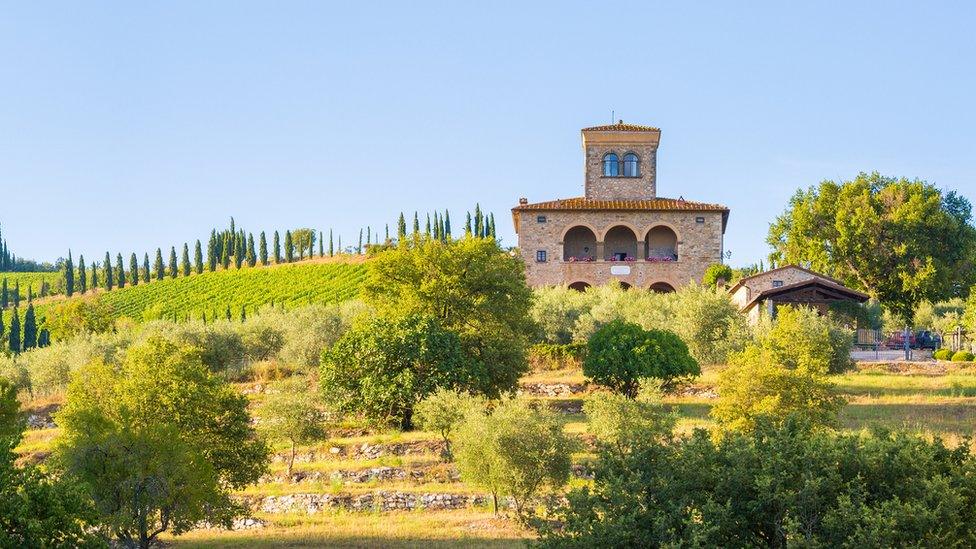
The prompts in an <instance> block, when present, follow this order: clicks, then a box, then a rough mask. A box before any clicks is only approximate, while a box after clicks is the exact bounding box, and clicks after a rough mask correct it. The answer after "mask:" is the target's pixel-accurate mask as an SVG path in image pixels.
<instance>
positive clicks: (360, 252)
mask: <svg viewBox="0 0 976 549" xmlns="http://www.w3.org/2000/svg"><path fill="white" fill-rule="evenodd" d="M356 253H357V254H362V253H363V230H362V229H359V245H358V246H356Z"/></svg>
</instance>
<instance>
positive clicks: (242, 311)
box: [241, 305, 247, 322]
mask: <svg viewBox="0 0 976 549" xmlns="http://www.w3.org/2000/svg"><path fill="white" fill-rule="evenodd" d="M245 320H247V310H246V309H245V307H244V305H241V322H244V321H245Z"/></svg>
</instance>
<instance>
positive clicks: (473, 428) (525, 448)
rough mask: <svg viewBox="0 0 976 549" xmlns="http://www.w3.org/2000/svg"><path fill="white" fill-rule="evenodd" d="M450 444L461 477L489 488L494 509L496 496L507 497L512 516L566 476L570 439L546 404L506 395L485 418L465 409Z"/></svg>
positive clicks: (572, 445) (523, 513)
mask: <svg viewBox="0 0 976 549" xmlns="http://www.w3.org/2000/svg"><path fill="white" fill-rule="evenodd" d="M454 446H455V447H456V449H457V451H456V458H457V464H458V469H459V470H460V472H461V478H462V479H464V481H465V482H467V483H471V484H473V485H475V486H479V487H482V488H484V489H486V490H488V491H489V492H490V493H491V496H492V502H493V506H492V507H493V509H494V511H495V512H496V513H497V512H498V496H499V495H508V496H511V498H512V501H513V502H514V503H515V512H516V514H517V516H518V517H519V518H520V519H524V518H525V516H526V514H527V513H526V505H527V504H528V503H529V502H530V501H531V500H532V498H534V497H535V496H536V495H537V494H538V493H539V491H540V490H541V489H543V488H545V487H551V488H559V487H561V486H563V485H564V484H566V482H567V481H568V480H569V468H570V461H571V455H572V452H573V450H574V448H575V441H574V439H572V438H571V437H570V436H569V435H567V434H566V433H564V432H563V428H562V424H561V422H560V421H559V419H558V418H557V417H556V415H555V412H553V411H552V410H550V409H549V408H543V409H540V408H533V407H531V406H530V405H529V403H528V402H526V401H525V400H520V399H513V398H507V399H504V400H502V401H501V402H500V403H499V404H498V405H497V406H495V408H494V410H493V411H492V412H491V415H490V416H488V417H487V418H486V417H485V415H484V413H483V412H481V411H478V410H470V411H469V412H468V414H467V415H466V416H465V419H464V421H463V422H462V423H461V424H460V426H459V427H458V429H457V432H456V434H455V436H454Z"/></svg>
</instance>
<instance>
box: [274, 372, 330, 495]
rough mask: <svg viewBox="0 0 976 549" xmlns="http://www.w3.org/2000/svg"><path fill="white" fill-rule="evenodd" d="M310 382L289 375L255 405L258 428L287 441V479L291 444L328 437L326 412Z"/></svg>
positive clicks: (293, 446) (275, 384)
mask: <svg viewBox="0 0 976 549" xmlns="http://www.w3.org/2000/svg"><path fill="white" fill-rule="evenodd" d="M313 385H314V384H312V383H309V380H308V379H307V378H305V377H303V376H292V377H290V378H288V379H285V380H282V381H278V382H276V383H274V384H272V386H271V387H270V390H269V391H268V394H267V395H266V396H265V398H264V401H262V402H261V406H260V407H259V408H258V411H257V416H258V417H259V418H260V419H261V421H260V423H258V429H259V430H260V431H261V432H262V433H264V436H265V437H266V438H268V439H269V440H274V439H279V440H281V439H283V440H286V441H288V442H289V443H290V444H291V453H290V454H289V457H288V478H289V479H291V473H292V467H293V466H294V464H295V446H296V445H297V444H307V443H310V442H315V441H317V440H320V439H323V438H325V437H327V436H328V434H329V431H328V429H327V422H328V420H329V418H328V415H327V414H326V413H325V412H324V411H323V410H322V409H320V407H319V406H318V403H317V402H316V400H315V390H314V387H313Z"/></svg>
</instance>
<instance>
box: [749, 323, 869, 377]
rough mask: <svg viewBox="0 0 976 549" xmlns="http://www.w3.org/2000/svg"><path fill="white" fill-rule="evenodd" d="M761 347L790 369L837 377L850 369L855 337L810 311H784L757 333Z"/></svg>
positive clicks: (761, 327)
mask: <svg viewBox="0 0 976 549" xmlns="http://www.w3.org/2000/svg"><path fill="white" fill-rule="evenodd" d="M756 340H757V343H758V344H759V346H761V347H762V348H763V349H765V350H766V351H767V352H768V354H769V356H770V357H771V358H772V360H773V361H774V362H775V363H777V364H780V365H782V366H785V367H786V368H791V369H796V368H803V369H805V370H808V371H811V372H820V373H824V374H826V373H831V374H837V373H841V372H844V371H847V370H848V369H850V367H851V364H852V361H851V346H852V345H853V343H854V339H853V334H852V333H851V331H850V330H847V329H845V328H843V327H842V326H840V325H839V324H838V323H837V322H836V321H834V320H833V319H832V318H830V317H827V316H824V315H821V314H818V313H817V312H816V311H815V310H813V309H810V308H808V307H780V308H778V309H777V313H776V319H775V320H773V321H771V322H770V321H769V320H768V319H766V320H765V323H764V324H762V325H761V326H760V327H759V329H758V330H757V336H756Z"/></svg>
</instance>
